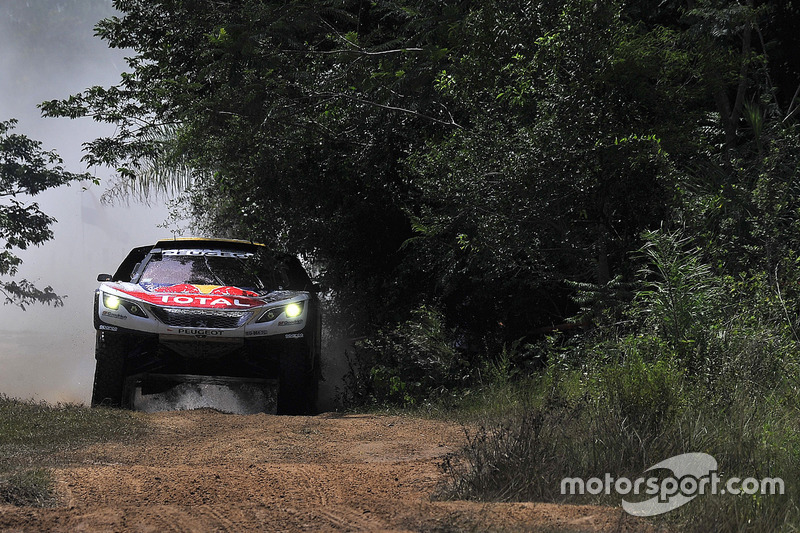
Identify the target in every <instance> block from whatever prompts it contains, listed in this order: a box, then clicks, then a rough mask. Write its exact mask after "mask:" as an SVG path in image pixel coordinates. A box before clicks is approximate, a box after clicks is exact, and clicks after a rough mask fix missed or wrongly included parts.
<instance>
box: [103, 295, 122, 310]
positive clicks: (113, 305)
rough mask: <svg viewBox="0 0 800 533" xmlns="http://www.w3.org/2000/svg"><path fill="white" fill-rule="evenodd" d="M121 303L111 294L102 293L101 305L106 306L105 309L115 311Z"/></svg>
mask: <svg viewBox="0 0 800 533" xmlns="http://www.w3.org/2000/svg"><path fill="white" fill-rule="evenodd" d="M121 302H122V300H120V299H119V298H117V297H116V296H114V295H113V294H105V293H103V305H105V306H106V309H114V310H115V311H116V310H117V309H119V304H120V303H121Z"/></svg>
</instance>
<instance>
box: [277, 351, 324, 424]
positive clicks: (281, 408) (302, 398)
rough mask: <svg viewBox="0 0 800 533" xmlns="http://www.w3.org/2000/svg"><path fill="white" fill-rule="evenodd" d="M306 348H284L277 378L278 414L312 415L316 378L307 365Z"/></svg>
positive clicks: (316, 387)
mask: <svg viewBox="0 0 800 533" xmlns="http://www.w3.org/2000/svg"><path fill="white" fill-rule="evenodd" d="M306 351H307V350H296V351H295V350H286V352H285V353H284V354H282V356H281V362H280V376H279V379H278V414H280V415H312V414H314V410H315V408H316V403H317V389H318V380H317V379H316V375H315V373H314V372H313V371H312V369H311V368H310V365H309V360H308V357H307V353H304V352H306Z"/></svg>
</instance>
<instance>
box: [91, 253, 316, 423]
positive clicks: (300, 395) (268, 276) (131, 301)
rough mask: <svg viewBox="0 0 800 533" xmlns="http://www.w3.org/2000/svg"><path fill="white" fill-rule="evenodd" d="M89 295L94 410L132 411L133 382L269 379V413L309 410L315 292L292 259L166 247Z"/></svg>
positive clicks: (137, 259) (128, 263) (129, 264)
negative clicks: (273, 395)
mask: <svg viewBox="0 0 800 533" xmlns="http://www.w3.org/2000/svg"><path fill="white" fill-rule="evenodd" d="M97 281H99V282H100V286H99V287H98V289H97V290H96V291H95V298H94V326H95V329H96V330H97V342H96V348H95V359H96V369H95V377H94V386H93V391H92V405H112V406H122V407H130V406H131V405H130V404H131V401H132V400H131V380H132V379H133V378H135V379H136V380H137V383H142V381H143V379H144V380H145V381H146V378H147V377H148V376H159V377H163V376H221V377H225V378H241V379H254V378H257V379H264V380H277V385H278V392H277V411H278V413H286V414H306V413H310V412H311V411H312V410H313V408H314V402H315V398H316V392H317V385H318V381H319V378H320V326H321V320H320V305H319V299H318V297H317V292H318V289H317V287H316V286H315V285H314V284H313V283H312V281H311V279H310V278H309V276H308V275H307V273H306V271H305V270H304V268H303V266H302V264H301V263H300V261H299V260H298V258H297V257H294V256H291V255H287V254H282V253H275V252H272V251H270V250H268V249H267V248H266V247H265V246H263V245H259V244H254V243H251V242H247V241H236V240H222V239H170V240H162V241H159V242H157V243H156V244H154V245H152V246H143V247H139V248H134V249H133V250H132V251H131V252H130V253H129V254H128V256H127V258H126V259H125V260H124V261H123V262H122V264H121V265H120V266H119V268H118V269H117V271H116V273H114V274H113V275H110V274H100V275H99V276H98V277H97Z"/></svg>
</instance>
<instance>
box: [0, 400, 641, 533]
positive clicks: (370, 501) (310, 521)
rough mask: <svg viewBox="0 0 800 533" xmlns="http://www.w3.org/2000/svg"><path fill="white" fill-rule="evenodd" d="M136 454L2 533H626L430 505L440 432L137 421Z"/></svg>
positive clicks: (335, 422) (450, 430)
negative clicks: (143, 429) (143, 432)
mask: <svg viewBox="0 0 800 533" xmlns="http://www.w3.org/2000/svg"><path fill="white" fill-rule="evenodd" d="M143 416H145V418H146V419H147V420H148V423H149V424H151V425H152V426H153V427H154V430H153V432H152V433H151V434H150V435H149V436H147V437H146V438H144V439H142V440H139V441H137V442H136V443H134V444H127V445H123V444H112V445H96V446H91V447H88V448H86V449H83V450H80V451H79V452H77V453H75V454H73V455H72V456H71V457H70V462H69V464H68V465H67V466H65V467H62V468H59V469H58V470H57V471H56V477H57V481H58V489H59V493H60V495H61V502H62V505H60V506H58V507H56V508H53V509H35V508H17V507H12V506H8V505H3V506H0V531H64V532H73V531H88V532H94V531H120V532H127V531H137V532H154V533H155V532H196V531H202V532H205V531H231V532H232V531H304V530H310V531H464V530H466V531H486V530H505V531H520V530H530V531H541V530H543V529H544V530H546V531H637V530H638V527H639V526H641V523H638V522H636V521H634V520H632V519H631V518H630V517H628V516H627V515H625V514H624V513H621V512H620V511H619V510H616V509H609V508H603V507H591V506H558V505H553V504H480V503H474V502H435V501H431V493H432V492H433V491H434V489H435V486H436V484H437V482H438V480H439V479H440V476H441V473H440V471H439V468H438V466H437V463H438V462H439V461H440V460H441V457H442V456H443V455H444V454H446V453H448V452H450V451H453V450H454V448H455V447H457V446H458V445H459V443H460V442H461V441H462V438H463V433H462V431H461V428H460V427H459V426H457V425H455V424H449V423H445V422H438V421H430V420H421V419H416V418H407V417H391V416H373V415H346V416H340V415H334V414H328V415H325V414H323V415H319V416H316V417H278V416H272V415H249V416H238V415H225V414H221V413H218V412H215V411H210V410H201V411H192V412H171V413H156V414H150V415H143Z"/></svg>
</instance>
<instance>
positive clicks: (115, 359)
mask: <svg viewBox="0 0 800 533" xmlns="http://www.w3.org/2000/svg"><path fill="white" fill-rule="evenodd" d="M125 348H126V343H125V338H124V337H123V336H122V335H114V334H111V333H106V332H102V331H98V332H97V339H96V341H95V352H94V357H95V359H96V360H97V362H96V365H95V371H94V386H93V388H92V407H96V406H99V405H103V406H108V407H124V405H123V404H124V402H123V397H122V396H123V394H122V393H123V389H124V386H125Z"/></svg>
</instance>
